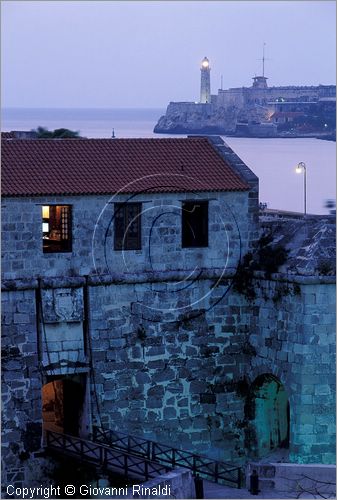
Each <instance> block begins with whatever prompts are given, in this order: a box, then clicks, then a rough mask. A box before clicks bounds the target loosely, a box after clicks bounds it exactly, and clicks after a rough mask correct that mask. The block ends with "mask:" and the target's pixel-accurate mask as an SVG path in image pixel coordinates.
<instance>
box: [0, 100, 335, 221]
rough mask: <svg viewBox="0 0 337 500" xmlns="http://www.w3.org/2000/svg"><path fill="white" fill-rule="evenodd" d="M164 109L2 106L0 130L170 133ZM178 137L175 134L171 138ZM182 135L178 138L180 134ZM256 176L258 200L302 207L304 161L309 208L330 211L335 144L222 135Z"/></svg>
mask: <svg viewBox="0 0 337 500" xmlns="http://www.w3.org/2000/svg"><path fill="white" fill-rule="evenodd" d="M164 112H165V110H164V109H74V110H71V109H18V108H17V109H3V110H2V130H3V131H9V130H31V129H33V128H36V127H38V126H44V127H47V128H48V129H50V130H53V129H55V128H61V127H65V128H69V129H71V130H78V131H79V132H80V134H81V135H83V136H84V137H111V134H112V129H114V130H115V135H116V137H118V138H122V137H168V136H167V135H162V134H154V133H153V127H154V125H155V124H156V122H157V120H158V118H159V117H160V116H161V115H162V114H164ZM174 137H177V136H174ZM180 137H181V136H180ZM224 139H225V140H226V142H227V143H228V144H229V145H230V146H231V148H232V149H233V150H234V151H235V152H236V154H238V155H239V156H240V157H241V158H242V160H243V161H244V162H245V163H246V164H247V165H248V166H249V167H250V168H251V170H253V172H254V173H255V174H256V175H257V176H258V177H259V179H260V201H262V202H266V203H268V207H269V208H278V209H284V210H293V211H298V212H300V211H302V210H303V175H299V174H296V173H295V171H294V169H295V166H296V165H297V163H298V162H300V161H304V162H305V163H306V165H307V210H308V212H309V213H316V214H324V213H328V211H327V209H325V208H324V203H325V200H327V199H333V200H335V199H336V193H335V185H336V171H335V165H336V143H335V142H330V141H321V140H319V139H248V138H233V137H224Z"/></svg>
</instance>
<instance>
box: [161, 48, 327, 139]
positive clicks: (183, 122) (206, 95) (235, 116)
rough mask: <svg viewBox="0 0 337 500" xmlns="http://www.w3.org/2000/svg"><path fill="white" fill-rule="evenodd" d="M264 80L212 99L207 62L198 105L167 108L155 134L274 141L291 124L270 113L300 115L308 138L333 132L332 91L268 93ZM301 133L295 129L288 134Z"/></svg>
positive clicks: (294, 89) (272, 90)
mask: <svg viewBox="0 0 337 500" xmlns="http://www.w3.org/2000/svg"><path fill="white" fill-rule="evenodd" d="M263 72H264V70H263ZM267 80H268V78H267V77H266V76H265V75H264V74H263V75H262V76H254V77H253V84H252V85H251V86H250V87H235V88H229V89H219V90H218V93H217V94H213V95H211V93H210V92H211V91H210V66H209V60H208V59H207V58H206V57H205V58H204V59H203V61H202V63H201V92H200V102H199V103H195V102H170V103H169V105H168V107H167V110H166V114H165V115H164V116H162V117H161V118H160V119H159V120H158V123H157V125H156V126H155V128H154V131H155V132H158V133H166V132H167V133H178V134H179V133H181V134H186V133H187V134H188V133H191V134H192V133H201V134H202V133H206V134H214V133H216V134H231V135H235V134H236V135H240V136H241V135H250V136H252V137H277V136H279V135H280V134H281V133H282V132H283V131H284V130H285V127H284V123H288V122H293V118H294V117H293V116H291V115H289V116H288V118H290V119H289V120H288V121H285V122H284V121H283V119H281V120H276V118H277V117H274V118H272V116H273V113H275V112H283V111H286V112H288V111H290V112H292V111H296V112H301V113H303V116H304V117H305V118H306V120H302V121H300V122H299V125H302V124H303V123H305V124H306V125H307V130H306V131H307V132H310V133H315V132H316V133H322V134H323V133H324V134H325V133H327V132H330V133H332V132H334V131H335V129H336V118H335V113H336V86H335V85H318V86H291V85H289V86H273V87H269V86H268V84H267ZM283 107H284V108H285V109H282V108H283ZM279 125H282V127H279ZM294 125H297V124H295V123H294ZM289 129H290V127H289ZM304 132H305V130H304V131H303V130H302V131H301V129H300V128H297V126H296V127H295V128H294V129H293V132H292V133H293V135H296V134H297V135H300V134H301V133H304Z"/></svg>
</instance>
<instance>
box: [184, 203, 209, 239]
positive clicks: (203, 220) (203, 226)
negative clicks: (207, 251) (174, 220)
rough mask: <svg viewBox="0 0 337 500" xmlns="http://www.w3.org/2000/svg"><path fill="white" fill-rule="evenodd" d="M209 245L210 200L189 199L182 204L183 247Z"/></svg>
mask: <svg viewBox="0 0 337 500" xmlns="http://www.w3.org/2000/svg"><path fill="white" fill-rule="evenodd" d="M207 246H208V201H187V202H184V203H183V205H182V247H183V248H188V247H207Z"/></svg>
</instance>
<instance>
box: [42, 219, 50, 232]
mask: <svg viewBox="0 0 337 500" xmlns="http://www.w3.org/2000/svg"><path fill="white" fill-rule="evenodd" d="M42 232H43V233H49V223H48V222H42Z"/></svg>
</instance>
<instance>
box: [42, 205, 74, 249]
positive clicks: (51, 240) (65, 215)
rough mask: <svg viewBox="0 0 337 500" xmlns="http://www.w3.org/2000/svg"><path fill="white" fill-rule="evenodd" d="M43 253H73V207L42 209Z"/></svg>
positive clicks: (48, 207)
mask: <svg viewBox="0 0 337 500" xmlns="http://www.w3.org/2000/svg"><path fill="white" fill-rule="evenodd" d="M42 233H43V252H44V253H54V252H71V246H72V242H71V206H70V205H44V206H43V207H42Z"/></svg>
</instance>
